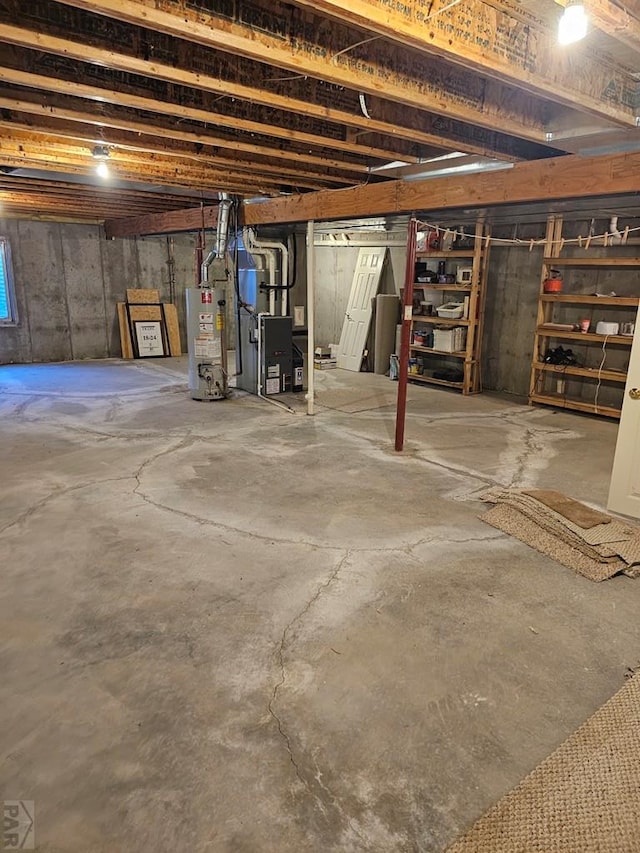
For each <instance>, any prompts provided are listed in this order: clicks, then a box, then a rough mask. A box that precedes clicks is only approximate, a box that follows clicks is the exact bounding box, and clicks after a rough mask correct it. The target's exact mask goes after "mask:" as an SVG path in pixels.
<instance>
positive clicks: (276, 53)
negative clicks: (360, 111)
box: [8, 0, 622, 159]
mask: <svg viewBox="0 0 640 853" xmlns="http://www.w3.org/2000/svg"><path fill="white" fill-rule="evenodd" d="M60 2H62V3H64V4H65V5H68V6H73V7H75V8H80V9H85V10H87V11H90V12H94V13H97V14H100V15H104V16H106V17H110V18H116V19H117V20H120V21H127V22H129V23H132V24H135V25H137V26H142V27H146V28H147V29H155V30H158V31H161V32H165V33H168V34H170V35H173V36H176V37H177V38H181V39H186V40H187V41H192V42H195V43H197V44H201V45H204V46H205V47H209V48H214V49H215V50H220V51H224V52H227V53H232V54H237V55H240V56H243V57H245V58H248V59H252V60H254V61H257V62H262V63H264V62H265V61H268V62H269V64H271V65H275V66H277V67H279V68H283V69H285V70H287V71H291V72H293V73H298V74H303V75H308V76H310V77H314V78H316V79H319V80H325V81H327V82H329V83H333V84H335V85H338V86H345V87H347V88H349V89H352V90H355V91H356V92H360V93H362V94H365V95H374V96H381V97H383V98H386V99H387V100H392V101H396V102H397V103H400V104H404V105H405V106H409V107H413V108H415V109H418V110H428V111H433V112H437V113H440V114H444V115H447V116H451V117H453V118H456V119H458V120H460V121H465V122H470V123H472V124H475V125H478V126H480V127H484V128H488V129H490V130H494V129H495V128H496V127H499V128H500V130H501V131H502V132H504V133H508V134H512V135H514V136H518V137H520V138H522V139H529V140H532V141H535V142H542V141H544V132H543V116H542V111H540V113H539V115H535V114H534V112H533V110H534V107H533V105H531V108H530V110H529V112H528V113H522V112H521V110H520V109H519V105H518V104H516V103H514V99H513V93H511V92H507V91H503V87H501V84H500V83H497V82H495V83H494V84H493V86H485V87H483V89H482V91H480V90H479V88H478V85H477V81H476V79H475V78H474V75H473V74H469V73H468V72H467V71H466V70H465V69H460V70H459V71H458V72H457V76H458V77H459V78H460V79H459V80H457V81H456V85H455V86H450V85H448V78H450V77H451V76H453V75H452V74H451V72H448V73H447V74H445V73H442V74H441V75H440V79H435V78H436V77H437V76H438V75H437V74H436V72H435V69H431V73H423V74H422V73H420V74H415V75H414V76H411V72H409V71H406V70H405V71H403V72H402V73H400V72H398V71H396V70H395V69H394V67H393V62H390V61H389V57H385V61H379V60H378V59H377V58H376V56H375V53H376V51H377V49H378V47H379V46H378V45H376V46H375V48H376V50H372V51H371V52H370V53H369V54H368V55H367V60H366V61H359V60H358V59H354V57H353V56H352V55H351V54H350V53H348V52H343V53H340V51H339V50H337V51H336V53H335V54H334V55H333V57H327V55H326V53H327V51H326V49H325V47H324V46H323V45H320V44H314V43H310V42H309V41H308V39H307V38H305V34H304V33H297V34H295V37H294V35H293V34H286V35H284V37H283V34H282V33H270V32H267V31H266V30H265V29H263V28H261V27H258V26H256V27H249V26H248V25H246V24H241V23H238V22H236V21H232V20H230V19H229V18H223V17H221V16H217V15H215V14H213V13H206V14H205V13H204V12H199V13H198V12H195V11H194V10H192V9H189V8H188V7H185V6H181V7H179V14H178V7H177V6H176V7H175V11H167V10H165V9H162V8H159V4H158V3H157V2H156V0H60ZM388 5H389V4H388V3H386V4H385V6H386V8H387V14H388ZM34 37H35V44H33V46H34V47H40V48H42V49H45V50H46V49H47V48H46V47H45V46H44V44H45V43H46V39H45V40H43V39H42V37H39V36H38V34H37V33H35V34H32V38H34ZM449 38H451V36H449ZM8 40H9V41H13V38H12V36H11V34H10V35H9V36H8ZM452 41H453V40H452ZM23 43H24V42H23ZM488 94H492V95H495V105H494V104H492V103H491V101H490V100H489V99H488ZM522 100H523V98H520V102H521V101H522ZM497 105H500V108H498V107H497ZM621 120H622V119H621ZM396 159H399V158H396Z"/></svg>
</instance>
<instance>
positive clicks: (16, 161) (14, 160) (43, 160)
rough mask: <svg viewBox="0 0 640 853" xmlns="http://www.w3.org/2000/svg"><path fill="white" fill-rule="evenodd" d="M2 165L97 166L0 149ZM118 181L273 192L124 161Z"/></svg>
mask: <svg viewBox="0 0 640 853" xmlns="http://www.w3.org/2000/svg"><path fill="white" fill-rule="evenodd" d="M0 165H5V166H11V167H14V168H17V169H25V168H29V169H38V170H40V171H48V172H60V167H61V166H64V171H65V172H66V173H67V174H73V175H83V176H87V177H92V176H93V174H94V169H93V168H92V167H91V166H87V165H86V163H85V162H84V160H79V161H72V160H71V159H69V158H67V159H62V158H57V159H56V160H55V161H53V160H52V159H51V158H50V157H48V156H47V153H46V152H44V153H40V154H39V155H36V156H32V157H26V156H25V155H24V153H23V154H20V155H17V156H15V155H10V154H5V153H2V151H0ZM116 179H117V180H122V181H134V182H143V183H162V184H165V185H167V186H174V187H181V188H184V189H190V190H193V187H194V186H199V187H202V188H203V189H205V190H207V191H210V192H221V191H224V192H233V193H237V194H238V195H273V191H271V190H269V189H265V188H264V187H262V186H261V185H260V184H259V183H255V184H250V183H243V184H240V183H238V182H237V181H229V180H226V179H223V178H216V179H215V181H214V180H211V178H210V176H207V175H206V174H205V175H203V174H202V173H199V174H197V175H196V174H194V173H193V172H185V170H179V169H174V170H171V171H167V170H166V169H162V170H160V169H158V168H157V167H154V168H148V169H140V168H139V167H137V168H134V169H132V168H127V166H126V164H121V165H120V167H119V168H118V171H117V175H116Z"/></svg>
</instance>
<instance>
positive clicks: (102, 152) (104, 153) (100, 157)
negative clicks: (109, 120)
mask: <svg viewBox="0 0 640 853" xmlns="http://www.w3.org/2000/svg"><path fill="white" fill-rule="evenodd" d="M91 154H92V156H93V157H94V159H95V160H97V161H98V165H97V166H96V175H98V177H99V178H103V179H105V180H106V178H108V177H109V167H108V166H107V160H108V159H109V149H108V148H107V146H106V145H96V146H95V147H94V149H93V151H92V152H91Z"/></svg>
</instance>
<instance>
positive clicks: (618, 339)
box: [536, 326, 633, 347]
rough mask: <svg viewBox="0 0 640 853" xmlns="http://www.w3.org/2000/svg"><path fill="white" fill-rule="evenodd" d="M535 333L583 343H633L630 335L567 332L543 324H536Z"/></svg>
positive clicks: (619, 344)
mask: <svg viewBox="0 0 640 853" xmlns="http://www.w3.org/2000/svg"><path fill="white" fill-rule="evenodd" d="M536 334H537V335H539V336H540V337H541V338H558V340H563V341H583V342H584V343H589V342H591V343H604V342H605V341H606V342H607V345H609V344H612V345H614V344H615V345H616V346H621V347H630V346H631V344H632V343H633V336H632V335H629V336H627V335H609V336H607V335H596V334H594V333H593V332H568V331H562V329H547V328H546V327H545V326H538V328H537V329H536Z"/></svg>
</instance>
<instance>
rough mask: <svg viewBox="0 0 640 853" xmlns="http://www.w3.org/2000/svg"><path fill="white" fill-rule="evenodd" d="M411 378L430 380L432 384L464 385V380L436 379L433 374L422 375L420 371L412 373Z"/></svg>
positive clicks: (423, 380) (461, 386)
mask: <svg viewBox="0 0 640 853" xmlns="http://www.w3.org/2000/svg"><path fill="white" fill-rule="evenodd" d="M409 379H416V380H417V381H418V382H428V383H429V384H430V385H445V386H446V387H448V388H463V387H464V382H450V381H449V380H448V379H435V378H434V377H433V376H420V374H419V373H418V374H415V373H410V374H409Z"/></svg>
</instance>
